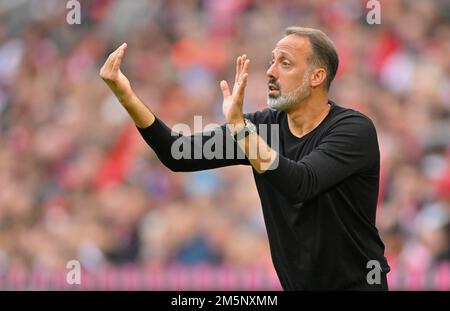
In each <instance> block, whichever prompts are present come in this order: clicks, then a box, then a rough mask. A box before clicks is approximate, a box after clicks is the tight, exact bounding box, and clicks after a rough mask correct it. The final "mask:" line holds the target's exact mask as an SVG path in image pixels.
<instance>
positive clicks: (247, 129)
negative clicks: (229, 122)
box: [232, 119, 256, 142]
mask: <svg viewBox="0 0 450 311" xmlns="http://www.w3.org/2000/svg"><path fill="white" fill-rule="evenodd" d="M244 123H245V126H244V127H243V128H242V129H241V130H239V131H237V132H235V133H234V134H232V136H233V139H234V141H236V142H237V141H239V140H241V139H243V138H245V137H247V136H248V135H250V134H252V133H255V132H256V126H255V125H254V124H253V123H252V122H251V121H250V120H249V119H244Z"/></svg>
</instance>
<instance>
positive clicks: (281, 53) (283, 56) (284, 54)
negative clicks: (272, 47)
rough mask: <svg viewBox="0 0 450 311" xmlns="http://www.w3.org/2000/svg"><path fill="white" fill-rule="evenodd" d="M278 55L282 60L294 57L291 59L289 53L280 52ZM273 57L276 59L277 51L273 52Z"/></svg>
mask: <svg viewBox="0 0 450 311" xmlns="http://www.w3.org/2000/svg"><path fill="white" fill-rule="evenodd" d="M278 53H279V54H280V56H281V57H282V58H289V59H291V58H292V57H291V56H290V55H289V54H288V53H286V52H283V51H280V52H278ZM272 57H273V58H275V51H272Z"/></svg>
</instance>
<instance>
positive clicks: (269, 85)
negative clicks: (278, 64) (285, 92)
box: [268, 83, 280, 91]
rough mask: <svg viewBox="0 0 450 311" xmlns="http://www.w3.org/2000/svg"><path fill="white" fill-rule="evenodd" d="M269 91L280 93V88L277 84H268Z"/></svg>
mask: <svg viewBox="0 0 450 311" xmlns="http://www.w3.org/2000/svg"><path fill="white" fill-rule="evenodd" d="M268 87H269V91H279V90H280V88H279V87H278V86H277V85H276V84H272V83H269V84H268Z"/></svg>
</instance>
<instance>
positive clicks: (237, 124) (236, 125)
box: [228, 118, 245, 134]
mask: <svg viewBox="0 0 450 311" xmlns="http://www.w3.org/2000/svg"><path fill="white" fill-rule="evenodd" d="M244 127H245V120H244V118H242V119H238V120H235V121H231V122H228V128H229V129H230V132H231V133H232V134H235V133H237V132H239V131H240V130H242V129H243V128H244Z"/></svg>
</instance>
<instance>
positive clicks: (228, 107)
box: [220, 54, 250, 124]
mask: <svg viewBox="0 0 450 311" xmlns="http://www.w3.org/2000/svg"><path fill="white" fill-rule="evenodd" d="M249 64H250V60H249V59H247V56H246V55H245V54H244V55H242V56H239V57H238V58H237V59H236V75H235V78H234V85H233V90H232V91H230V87H229V86H228V83H227V82H226V81H225V80H222V81H220V88H221V90H222V95H223V105H222V111H223V114H224V116H225V120H226V122H227V123H228V124H239V123H243V122H244V116H243V104H244V93H245V87H246V86H247V78H248V66H249Z"/></svg>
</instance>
